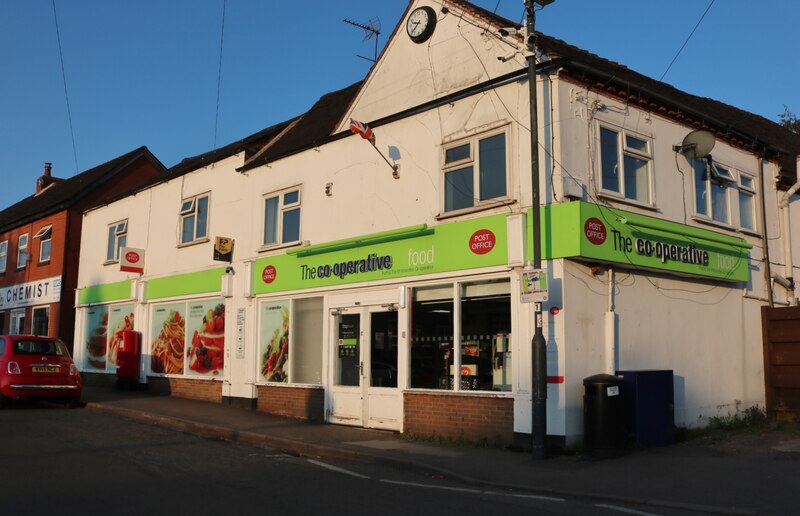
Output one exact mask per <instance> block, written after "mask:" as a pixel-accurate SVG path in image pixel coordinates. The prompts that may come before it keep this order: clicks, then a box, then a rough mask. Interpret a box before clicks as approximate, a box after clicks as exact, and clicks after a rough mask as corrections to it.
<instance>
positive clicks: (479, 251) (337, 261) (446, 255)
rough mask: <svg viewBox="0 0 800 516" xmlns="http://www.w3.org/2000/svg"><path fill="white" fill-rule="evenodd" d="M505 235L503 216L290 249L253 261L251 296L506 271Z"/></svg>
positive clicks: (504, 216)
mask: <svg viewBox="0 0 800 516" xmlns="http://www.w3.org/2000/svg"><path fill="white" fill-rule="evenodd" d="M507 231H508V229H507V217H506V215H504V214H503V215H493V216H489V217H483V218H479V219H473V220H467V221H460V222H452V223H448V224H441V225H438V226H435V227H430V228H429V227H428V226H426V225H422V226H412V227H408V228H401V229H398V230H393V231H385V232H381V233H375V234H372V235H365V236H359V237H354V238H351V239H345V240H336V241H334V242H328V243H323V244H315V245H312V246H306V247H299V248H294V249H292V250H290V251H289V252H287V253H284V254H277V255H274V256H268V257H264V258H260V259H258V260H256V262H255V263H254V265H253V269H252V277H251V281H252V285H253V293H254V294H266V293H270V292H285V291H290V290H301V289H309V288H320V287H329V286H336V285H345V284H351V283H362V282H368V281H381V280H387V279H392V278H401V277H408V276H420V275H426V274H436V273H442V272H451V271H458V270H468V269H479V268H483V267H495V266H498V265H506V264H507V263H508V237H507Z"/></svg>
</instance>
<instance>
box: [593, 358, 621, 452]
mask: <svg viewBox="0 0 800 516" xmlns="http://www.w3.org/2000/svg"><path fill="white" fill-rule="evenodd" d="M622 383H623V379H622V378H621V377H619V376H614V375H610V374H596V375H594V376H590V377H588V378H584V379H583V389H584V395H583V439H584V447H585V449H586V453H588V454H589V455H590V456H592V457H594V458H598V459H602V458H610V457H619V456H620V455H622V454H623V453H624V452H625V441H626V432H625V404H624V401H623V399H622Z"/></svg>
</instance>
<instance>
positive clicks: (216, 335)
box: [186, 299, 225, 376]
mask: <svg viewBox="0 0 800 516" xmlns="http://www.w3.org/2000/svg"><path fill="white" fill-rule="evenodd" d="M188 306H189V315H188V316H187V317H186V329H187V332H186V333H187V334H188V335H190V340H189V354H188V359H189V362H188V364H187V367H188V369H187V371H186V374H189V375H195V376H214V375H221V374H222V371H223V367H224V357H225V303H224V301H223V300H222V299H209V300H204V301H193V302H190V303H188Z"/></svg>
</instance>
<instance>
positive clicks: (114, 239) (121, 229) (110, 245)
mask: <svg viewBox="0 0 800 516" xmlns="http://www.w3.org/2000/svg"><path fill="white" fill-rule="evenodd" d="M127 242H128V221H127V220H121V221H119V222H115V223H113V224H111V225H110V226H108V242H107V244H106V261H108V262H116V261H119V250H120V248H122V247H125V246H126V245H127Z"/></svg>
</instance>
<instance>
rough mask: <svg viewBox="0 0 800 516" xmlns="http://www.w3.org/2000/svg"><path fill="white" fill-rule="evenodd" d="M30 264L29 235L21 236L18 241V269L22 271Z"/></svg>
mask: <svg viewBox="0 0 800 516" xmlns="http://www.w3.org/2000/svg"><path fill="white" fill-rule="evenodd" d="M27 263H28V234H27V233H25V234H24V235H20V236H19V240H17V269H22V268H24V267H25V265H26V264H27Z"/></svg>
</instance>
